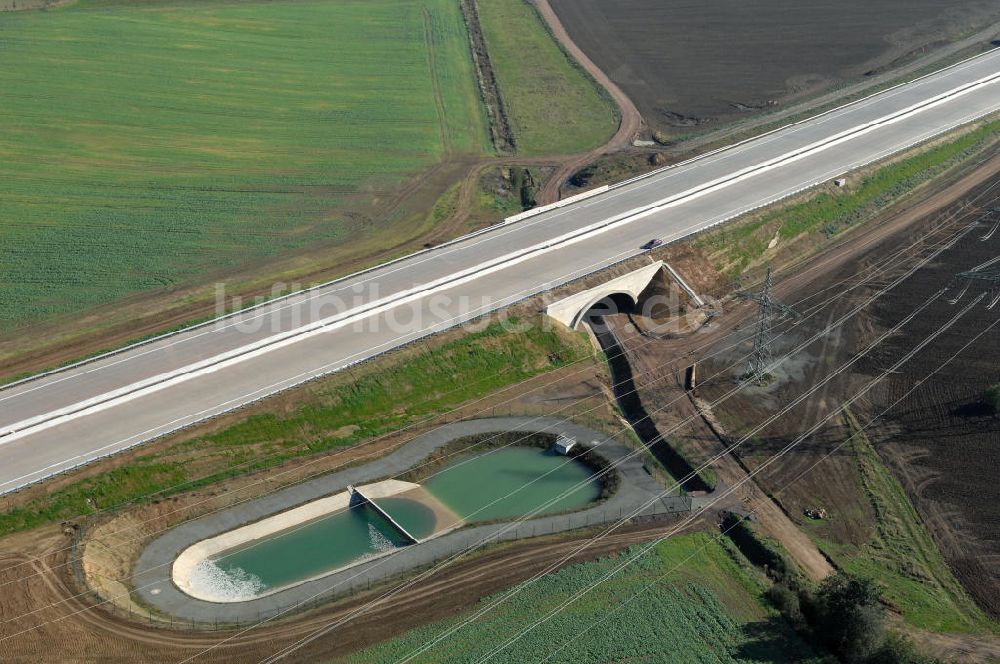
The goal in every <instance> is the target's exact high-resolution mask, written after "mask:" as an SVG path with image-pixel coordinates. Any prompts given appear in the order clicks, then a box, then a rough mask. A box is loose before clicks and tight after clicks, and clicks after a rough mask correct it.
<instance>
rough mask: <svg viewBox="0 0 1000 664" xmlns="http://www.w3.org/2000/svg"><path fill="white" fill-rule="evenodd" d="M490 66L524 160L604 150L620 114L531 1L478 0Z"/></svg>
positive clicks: (518, 149)
mask: <svg viewBox="0 0 1000 664" xmlns="http://www.w3.org/2000/svg"><path fill="white" fill-rule="evenodd" d="M477 4H478V7H479V20H480V24H481V25H482V29H483V34H484V36H485V37H486V44H487V47H488V49H489V54H490V61H491V62H492V63H493V68H494V70H495V72H496V76H497V83H498V85H499V87H500V93H501V95H502V97H503V101H504V104H505V107H506V109H507V111H508V116H509V117H508V119H509V121H510V124H511V128H512V130H513V132H514V141H515V144H516V147H517V153H518V154H520V155H554V154H570V153H575V152H584V151H586V150H591V149H593V148H596V147H598V146H600V145H601V144H603V143H604V142H605V141H607V140H608V139H609V138H611V136H613V135H614V133H615V131H616V130H617V128H618V116H617V108H616V107H615V105H614V103H613V101H612V100H611V99H610V98H609V97H608V95H607V94H606V93H605V92H604V90H603V89H601V88H600V87H599V86H598V85H597V83H596V82H594V80H593V79H592V78H590V76H588V75H587V74H586V73H585V72H584V71H583V70H582V69H581V68H580V67H579V66H578V65H577V64H576V63H575V62H574V61H573V59H572V58H570V57H569V55H567V54H566V52H565V51H563V50H562V47H561V46H560V45H559V43H558V42H557V41H556V40H555V38H554V37H553V36H552V34H551V33H550V32H549V31H548V28H547V27H546V25H545V23H544V20H543V19H542V18H541V16H539V14H538V12H537V11H536V10H535V8H534V7H532V6H531V5H530V4H528V3H527V2H526V1H525V0H478V2H477Z"/></svg>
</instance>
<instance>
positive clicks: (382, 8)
mask: <svg viewBox="0 0 1000 664" xmlns="http://www.w3.org/2000/svg"><path fill="white" fill-rule="evenodd" d="M0 54H2V56H3V61H4V63H5V64H4V66H2V67H0V108H2V109H3V112H4V118H3V129H2V130H0V242H2V246H3V261H2V262H0V301H2V302H3V303H4V306H3V307H2V308H0V333H2V332H6V331H10V330H12V329H14V328H16V327H17V326H18V325H21V324H24V323H29V322H32V321H38V320H39V319H42V318H46V317H50V316H53V315H58V314H66V313H72V312H77V311H80V310H82V309H84V308H86V307H89V306H92V305H95V304H99V303H104V302H108V301H111V300H114V299H116V298H119V297H121V296H124V295H128V294H131V293H135V292H137V291H145V290H150V289H161V288H163V287H169V286H171V285H175V284H187V283H192V282H196V281H197V280H198V279H203V280H204V279H205V278H206V275H207V274H209V273H211V274H217V273H220V272H223V273H224V272H225V271H227V270H236V269H240V268H246V267H249V266H256V265H257V264H258V263H259V261H260V260H261V259H262V258H266V257H270V256H274V255H276V254H279V253H281V252H286V251H289V250H295V249H299V248H302V247H306V246H314V245H316V244H317V243H324V242H331V243H336V242H350V241H356V240H357V239H358V238H359V237H360V236H362V235H365V236H370V235H371V234H372V233H378V232H380V231H383V232H384V231H385V230H386V228H383V227H382V226H385V225H387V224H382V225H381V226H380V224H379V222H378V220H377V219H376V220H374V222H373V221H371V220H369V219H366V218H359V216H358V215H348V214H345V213H344V211H345V209H346V208H347V207H348V206H349V205H354V206H361V207H363V206H364V205H366V204H371V203H372V202H373V201H375V200H381V199H384V198H385V197H386V195H387V194H388V193H391V192H392V191H393V189H394V188H396V187H398V186H399V185H400V184H401V183H402V182H404V181H405V180H406V178H408V177H410V176H412V174H414V173H417V172H419V171H422V170H424V169H427V168H428V167H430V166H433V165H434V164H435V163H438V162H440V161H441V160H442V159H445V158H446V157H447V155H448V154H475V155H482V154H485V153H486V152H487V151H488V150H489V147H488V133H487V131H486V128H485V115H484V112H483V110H482V107H481V104H480V102H479V99H478V92H477V86H476V82H475V74H474V70H473V66H472V62H471V58H470V57H469V45H468V35H467V33H466V30H465V25H464V22H463V19H462V14H461V11H460V8H459V5H458V2H456V1H454V0H337V1H336V2H331V1H330V0H294V1H293V0H276V1H267V2H265V1H261V0H247V1H244V2H238V3H235V2H227V1H220V0H199V1H197V2H196V1H194V0H177V1H163V2H155V3H153V2H148V3H147V2H124V1H118V2H109V1H107V0H91V1H89V2H88V1H84V2H81V3H78V4H76V5H73V6H72V7H69V8H66V9H63V10H57V11H47V12H14V13H2V14H0ZM394 230H396V231H397V232H398V229H394ZM392 241H393V242H397V241H399V238H398V237H395V238H394V239H393V240H392Z"/></svg>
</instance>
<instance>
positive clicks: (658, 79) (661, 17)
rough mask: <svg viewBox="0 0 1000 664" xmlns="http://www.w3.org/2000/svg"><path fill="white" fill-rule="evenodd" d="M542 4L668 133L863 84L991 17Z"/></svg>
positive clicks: (875, 9) (823, 1) (867, 9)
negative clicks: (868, 77)
mask: <svg viewBox="0 0 1000 664" xmlns="http://www.w3.org/2000/svg"><path fill="white" fill-rule="evenodd" d="M551 4H552V5H553V7H554V9H555V10H556V13H557V14H558V15H559V18H560V19H561V20H562V22H563V24H564V25H565V26H566V28H567V30H568V31H569V34H570V36H571V37H572V38H573V40H574V41H575V42H576V43H577V44H578V45H579V46H580V47H581V48H583V50H584V51H585V52H586V53H587V54H588V55H589V56H590V57H591V59H593V60H594V61H595V62H596V63H597V64H598V65H599V66H600V67H601V69H603V70H604V71H605V72H607V74H608V75H609V76H610V77H611V78H612V79H613V80H614V81H615V82H616V83H617V84H618V85H620V86H621V87H622V89H623V90H624V91H625V92H626V93H627V94H628V95H629V96H630V97H631V98H632V101H633V102H634V103H635V104H636V106H638V108H639V110H640V111H641V112H642V114H643V116H644V117H645V119H646V122H647V123H648V124H649V125H650V126H651V127H653V128H655V129H661V130H665V131H668V132H669V133H675V134H678V133H687V132H689V131H692V130H694V129H697V128H699V127H702V126H706V125H709V126H710V125H715V124H718V123H719V122H722V121H726V120H730V119H733V118H735V117H738V116H742V115H745V114H747V113H752V112H753V111H755V110H759V109H762V108H769V107H773V106H775V105H781V104H782V103H783V102H784V101H787V100H788V99H789V98H790V97H793V96H795V95H799V94H802V93H808V92H811V91H815V90H820V89H822V88H826V87H829V86H831V85H835V84H837V83H840V82H843V81H849V80H853V79H857V78H860V77H862V76H864V75H865V73H866V72H869V71H872V70H878V69H880V68H882V67H884V66H886V65H889V64H890V63H892V62H893V61H895V60H897V59H899V58H902V57H905V56H906V55H908V54H911V53H915V52H920V51H921V50H922V49H925V48H927V47H929V46H934V45H938V44H940V43H943V42H944V41H947V40H949V39H951V38H954V37H956V36H958V35H960V34H962V33H965V32H968V31H970V30H971V29H973V28H975V27H976V26H985V25H988V24H989V23H990V21H991V20H996V14H997V13H998V10H1000V7H998V6H997V5H996V3H995V2H990V1H989V0H954V1H952V2H947V3H944V2H940V0H879V1H877V2H872V1H871V0H815V1H810V2H801V1H799V0H759V1H757V2H747V1H746V0H712V2H704V1H703V0H670V1H669V2H665V1H664V0H551ZM991 16H992V19H991V18H990V17H991Z"/></svg>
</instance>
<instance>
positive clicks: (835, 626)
mask: <svg viewBox="0 0 1000 664" xmlns="http://www.w3.org/2000/svg"><path fill="white" fill-rule="evenodd" d="M881 597H882V592H881V590H880V589H879V588H878V586H876V585H875V582H874V581H872V580H871V579H864V578H859V577H853V576H850V575H848V574H845V573H843V572H840V573H837V574H835V575H834V576H831V577H829V578H828V579H826V581H824V582H823V584H822V585H821V586H820V589H819V592H818V593H817V594H816V613H817V615H816V624H815V625H814V627H815V629H816V633H817V636H818V637H819V639H820V640H822V641H823V642H824V643H825V644H826V645H827V647H829V648H830V649H831V650H832V651H833V652H835V653H836V654H837V655H839V656H840V657H841V659H843V660H844V661H845V662H863V661H866V660H867V659H868V658H870V657H872V656H873V655H875V653H877V652H879V651H880V649H881V648H882V647H883V646H884V645H885V643H886V634H885V612H884V611H883V610H882V606H881V604H880V601H881Z"/></svg>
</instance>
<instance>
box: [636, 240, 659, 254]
mask: <svg viewBox="0 0 1000 664" xmlns="http://www.w3.org/2000/svg"><path fill="white" fill-rule="evenodd" d="M661 244H663V240H661V239H660V238H658V237H654V238H653V239H652V240H650V241H649V242H647V243H646V244H644V245H642V246H641V247H639V248H640V249H645V250H646V251H649V250H650V249H656V248H657V247H659V246H660V245H661Z"/></svg>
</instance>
